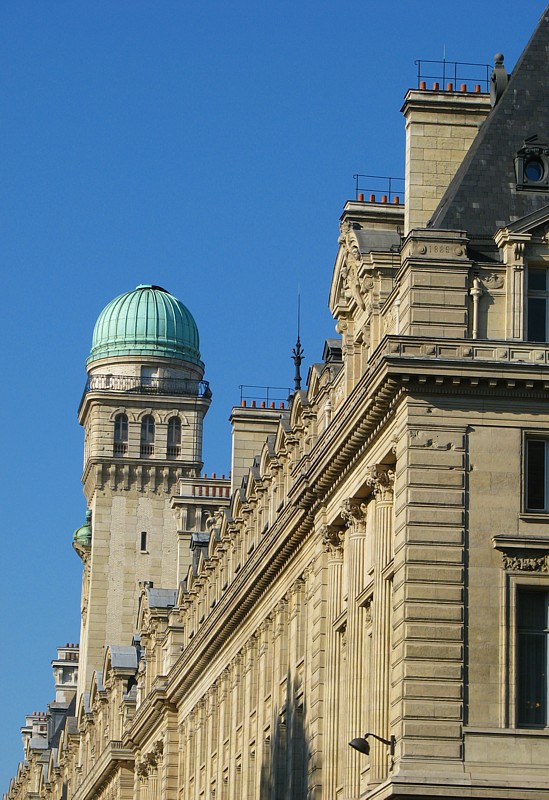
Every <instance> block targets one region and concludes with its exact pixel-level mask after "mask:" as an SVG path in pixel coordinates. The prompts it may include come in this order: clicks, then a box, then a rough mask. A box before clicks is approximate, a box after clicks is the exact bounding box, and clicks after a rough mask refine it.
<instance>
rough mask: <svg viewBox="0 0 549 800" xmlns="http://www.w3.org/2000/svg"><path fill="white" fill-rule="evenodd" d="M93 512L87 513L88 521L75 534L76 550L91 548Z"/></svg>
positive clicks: (73, 538) (88, 511) (73, 539)
mask: <svg viewBox="0 0 549 800" xmlns="http://www.w3.org/2000/svg"><path fill="white" fill-rule="evenodd" d="M91 513H92V512H91V511H90V509H88V510H87V511H86V521H85V523H84V524H83V525H81V526H80V528H78V529H77V530H75V532H74V536H73V537H72V541H73V543H74V546H75V547H76V548H78V547H80V548H84V549H87V548H89V547H91V540H92V529H91Z"/></svg>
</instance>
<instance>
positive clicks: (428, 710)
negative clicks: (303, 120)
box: [4, 9, 549, 800]
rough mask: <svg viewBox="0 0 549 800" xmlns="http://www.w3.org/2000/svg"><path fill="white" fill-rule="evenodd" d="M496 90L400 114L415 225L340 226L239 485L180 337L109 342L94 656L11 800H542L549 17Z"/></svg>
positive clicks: (186, 328)
mask: <svg viewBox="0 0 549 800" xmlns="http://www.w3.org/2000/svg"><path fill="white" fill-rule="evenodd" d="M479 88H480V89H482V88H486V89H488V88H490V89H491V91H482V90H480V91H479V90H477V88H475V86H466V85H464V86H453V85H449V86H447V85H445V84H444V85H442V86H437V87H436V88H431V86H429V87H427V86H426V85H425V84H423V83H422V82H420V83H419V86H418V88H416V89H412V90H410V91H409V92H408V93H407V95H406V97H405V100H404V106H403V114H404V118H405V124H406V170H405V178H406V183H405V187H406V188H405V198H404V200H405V202H403V203H394V202H392V199H391V198H389V202H386V201H385V202H377V201H376V199H375V197H374V198H373V199H372V200H370V201H368V200H366V201H364V199H363V198H362V197H361V196H360V195H359V196H357V199H356V200H353V201H349V202H347V203H346V205H345V207H344V209H343V214H342V216H341V222H340V236H339V250H338V253H337V257H336V261H335V268H334V273H333V278H332V283H331V289H330V296H329V305H330V310H331V312H332V314H333V316H334V318H335V320H336V321H337V331H338V334H339V337H338V338H334V339H328V340H327V341H326V345H325V347H324V356H323V361H322V362H321V363H318V364H314V365H313V366H312V367H311V368H310V370H309V374H308V377H307V382H306V388H305V389H296V391H295V392H294V393H293V394H292V395H291V397H290V398H289V400H288V402H287V403H284V404H282V407H281V404H280V402H276V403H271V402H270V401H269V400H267V401H266V402H265V403H261V402H258V403H254V404H250V403H248V404H243V405H242V406H240V407H237V408H233V410H232V413H231V423H232V431H233V457H232V470H231V475H230V476H227V477H225V476H215V475H214V476H211V477H207V476H204V475H202V474H201V470H202V429H203V424H204V418H205V415H206V413H207V411H208V408H209V405H210V402H211V393H210V390H209V386H208V384H207V382H206V381H205V380H204V364H203V363H202V360H201V357H200V350H199V337H198V331H197V328H196V324H195V322H194V319H193V317H192V314H191V312H190V311H189V310H188V309H187V308H186V307H185V306H184V305H183V303H181V302H180V301H179V300H177V299H176V298H175V297H173V296H172V295H171V294H170V293H169V292H168V291H166V290H165V289H163V288H162V287H158V286H138V287H137V288H136V289H134V290H132V291H128V292H127V293H126V294H124V295H122V296H121V297H119V298H116V299H115V300H113V301H112V302H111V303H109V305H108V306H107V308H106V309H104V311H103V312H102V313H101V315H100V317H99V319H98V321H97V324H96V327H95V332H94V336H93V345H92V350H91V353H90V356H89V358H88V360H87V369H88V383H87V385H86V389H85V392H84V395H83V399H82V402H81V405H80V409H79V419H80V423H81V425H82V426H83V428H84V432H85V446H84V471H83V476H82V481H83V485H84V494H85V497H86V503H87V510H88V513H87V517H86V521H85V522H84V524H83V525H82V527H81V528H79V529H78V530H77V531H76V533H75V534H74V542H73V544H74V548H75V550H76V552H77V553H78V555H79V556H80V558H81V561H82V571H83V573H82V574H83V577H82V601H81V618H82V623H81V638H80V646H78V645H67V646H66V647H61V648H59V649H58V651H57V658H56V660H55V661H54V662H53V668H54V679H55V687H56V689H55V691H56V695H55V701H54V702H52V703H50V705H49V707H48V711H47V712H46V713H44V714H35V715H32V716H28V717H27V718H26V723H25V726H24V727H23V728H22V733H23V743H24V760H23V761H22V762H21V764H20V765H19V767H18V769H17V774H16V776H15V777H14V778H13V780H12V782H11V784H10V786H9V789H8V792H7V794H6V795H4V798H5V800H23V798H37V799H38V798H40V800H157V799H158V800H202V798H204V800H206V799H209V800H212V799H213V798H215V799H216V800H247V799H248V798H256V799H257V800H282V799H284V800H306V799H307V800H320V798H322V800H358V798H369V799H370V798H372V800H373V798H376V800H384V798H389V797H391V798H405V797H406V798H408V797H410V796H415V797H417V798H433V799H436V798H447V797H456V798H478V799H479V800H480V798H483V799H485V798H490V799H491V800H528V799H529V798H532V800H540V799H541V800H549V697H548V695H549V669H548V667H549V664H548V660H549V646H548V644H549V641H548V640H549V403H548V398H549V104H548V102H547V99H548V97H549V9H548V10H547V11H546V12H545V13H544V15H543V16H542V18H541V20H540V23H539V25H538V27H537V29H536V30H535V32H534V34H533V36H532V38H531V40H530V42H529V43H528V45H527V47H526V49H525V51H524V53H523V55H522V56H521V58H520V59H519V62H518V63H517V64H516V65H515V67H514V68H513V70H512V73H511V74H510V75H509V74H508V72H507V69H506V66H505V65H504V62H503V57H502V56H500V55H498V56H497V57H496V65H495V67H494V71H493V73H492V78H491V86H490V87H488V86H487V87H479ZM75 568H76V566H75ZM351 740H354V741H353V746H349V742H351Z"/></svg>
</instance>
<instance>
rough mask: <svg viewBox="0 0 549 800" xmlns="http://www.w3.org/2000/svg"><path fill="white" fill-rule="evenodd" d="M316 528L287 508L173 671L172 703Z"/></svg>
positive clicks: (298, 512) (169, 693)
mask: <svg viewBox="0 0 549 800" xmlns="http://www.w3.org/2000/svg"><path fill="white" fill-rule="evenodd" d="M312 525H313V519H312V517H310V516H307V515H306V514H305V513H304V512H303V511H302V510H301V509H299V508H297V507H295V506H291V505H287V506H286V508H285V509H284V510H283V512H282V514H281V515H280V517H279V518H278V520H277V521H276V523H275V524H274V525H273V526H272V527H271V528H270V529H269V530H268V531H267V533H266V534H264V536H263V538H262V540H261V541H260V542H259V544H258V545H257V547H256V549H255V550H254V551H253V553H252V555H251V557H250V558H248V560H247V561H245V563H244V564H243V565H242V567H241V569H240V571H239V572H238V574H237V575H236V576H235V578H234V579H233V581H232V582H231V584H230V585H229V586H228V588H227V590H226V592H225V593H224V594H223V595H222V596H221V597H220V599H219V602H218V603H217V605H216V606H215V607H214V609H213V610H212V611H211V613H210V614H209V615H208V616H207V617H206V618H205V620H204V622H203V623H202V624H201V625H200V626H199V627H198V630H197V631H196V633H195V635H194V637H193V638H192V640H191V641H190V642H189V644H188V645H187V647H185V649H184V651H183V652H182V654H181V656H180V658H179V659H178V661H177V662H176V664H175V665H174V666H173V667H172V669H171V670H170V674H169V679H168V688H167V696H168V698H169V699H170V701H172V702H177V701H178V700H180V699H181V697H182V696H183V695H184V694H185V691H186V690H187V688H188V686H189V685H191V684H192V683H193V681H194V680H195V679H196V676H197V674H199V672H200V671H202V670H203V669H204V668H205V667H206V666H207V665H208V663H210V661H211V659H212V658H213V656H214V655H215V654H216V653H218V652H219V649H220V647H221V644H222V643H223V642H225V641H227V640H228V638H229V637H230V636H231V635H232V633H233V632H234V630H235V629H236V628H237V627H238V626H239V624H240V622H241V621H242V619H243V618H244V617H245V616H246V615H247V614H248V613H249V612H250V610H251V609H252V608H253V606H254V604H255V603H256V601H257V600H258V598H259V597H260V596H261V595H262V594H263V592H264V591H265V590H266V589H267V588H268V586H269V585H270V584H271V582H272V579H273V578H274V576H275V575H276V574H277V572H278V571H279V570H280V569H281V568H282V567H283V566H284V564H285V563H286V561H287V560H288V558H289V557H290V556H291V555H292V554H293V553H294V552H295V549H296V548H297V547H298V546H299V544H300V543H301V542H302V541H303V539H304V538H305V537H306V535H307V534H308V532H309V531H310V529H311V527H312ZM267 554H268V558H267ZM260 565H261V566H262V569H261V570H260V571H259V573H258V566H260Z"/></svg>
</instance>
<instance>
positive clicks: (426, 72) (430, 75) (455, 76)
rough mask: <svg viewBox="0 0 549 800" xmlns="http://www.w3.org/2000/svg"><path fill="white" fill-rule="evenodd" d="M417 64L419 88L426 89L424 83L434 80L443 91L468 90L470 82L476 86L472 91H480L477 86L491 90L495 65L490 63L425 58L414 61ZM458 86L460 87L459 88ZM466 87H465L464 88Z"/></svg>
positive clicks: (486, 90) (487, 90)
mask: <svg viewBox="0 0 549 800" xmlns="http://www.w3.org/2000/svg"><path fill="white" fill-rule="evenodd" d="M414 63H415V65H416V66H417V88H418V89H425V88H426V86H425V85H424V86H422V83H424V84H426V83H427V81H434V82H435V87H436V88H437V89H438V88H439V87H440V89H441V90H442V91H444V90H447V91H456V92H457V91H463V92H464V91H467V86H468V85H469V84H470V85H471V86H473V87H475V88H472V89H471V90H470V91H472V92H473V91H477V92H478V91H479V89H476V86H479V87H481V88H483V90H484V91H485V92H489V91H490V75H491V74H492V70H493V69H494V68H493V66H491V65H490V64H475V63H472V62H469V61H447V60H446V59H445V58H443V59H442V61H427V60H425V59H421V60H417V61H415V62H414ZM458 86H459V87H460V88H459V89H458ZM464 87H465V88H464Z"/></svg>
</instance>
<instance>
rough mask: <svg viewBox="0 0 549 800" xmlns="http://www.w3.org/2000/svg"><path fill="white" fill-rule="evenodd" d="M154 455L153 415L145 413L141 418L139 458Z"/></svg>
mask: <svg viewBox="0 0 549 800" xmlns="http://www.w3.org/2000/svg"><path fill="white" fill-rule="evenodd" d="M150 456H154V417H152V416H151V414H147V416H146V417H143V419H142V420H141V458H150Z"/></svg>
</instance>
